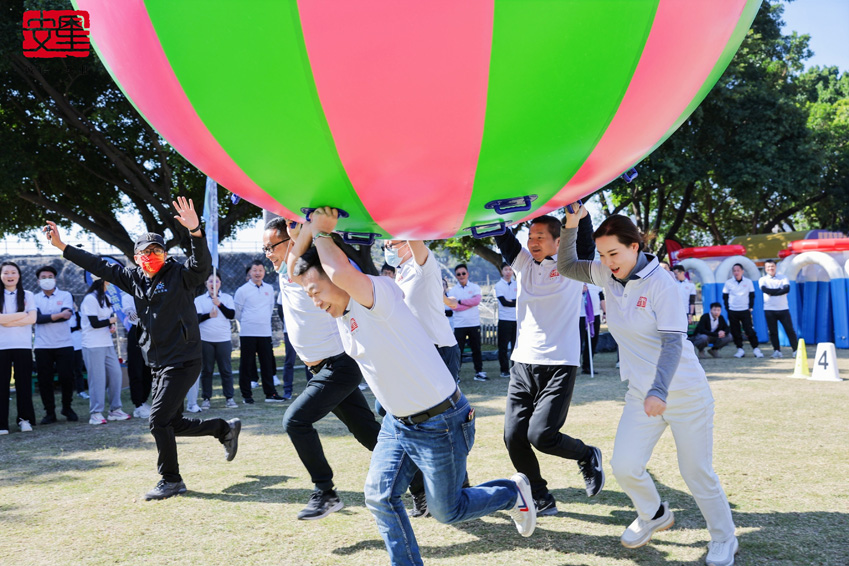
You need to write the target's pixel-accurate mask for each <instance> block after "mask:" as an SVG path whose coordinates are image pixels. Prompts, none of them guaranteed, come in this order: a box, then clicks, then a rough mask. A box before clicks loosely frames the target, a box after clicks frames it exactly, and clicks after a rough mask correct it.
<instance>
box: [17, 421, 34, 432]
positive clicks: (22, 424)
mask: <svg viewBox="0 0 849 566" xmlns="http://www.w3.org/2000/svg"><path fill="white" fill-rule="evenodd" d="M18 426H19V427H21V432H32V425H31V424H29V421H27V420H22V421H21V422H19V423H18Z"/></svg>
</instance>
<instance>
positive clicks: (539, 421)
mask: <svg viewBox="0 0 849 566" xmlns="http://www.w3.org/2000/svg"><path fill="white" fill-rule="evenodd" d="M577 369H578V368H577V367H575V366H544V365H533V364H523V363H518V362H517V363H514V364H513V367H512V369H511V370H510V385H509V386H508V387H507V411H506V412H505V413H504V444H505V445H506V446H507V453H508V454H509V455H510V460H511V461H512V462H513V467H514V468H516V471H518V472H521V473H523V474H525V475H526V476H528V480H530V482H531V491H532V492H533V495H534V498H540V497H542V496H544V495H545V494H546V493H547V492H548V488H547V485H548V484H547V482H546V481H545V479H543V477H542V474H541V472H540V469H539V460H537V456H536V454H535V453H534V450H533V449H534V448H536V449H537V450H539V451H540V452H544V453H545V454H551V455H552V456H559V457H561V458H565V459H567V460H581V459H583V458H584V457H585V456H586V453H587V446H586V445H585V444H584V443H583V442H582V441H581V440H579V439H577V438H572V437H571V436H568V435H566V434H563V433H562V432H560V429H561V428H562V427H563V424H564V423H565V422H566V415H567V414H568V413H569V404H570V403H571V402H572V390H573V389H574V388H575V374H576V373H577V372H576V370H577Z"/></svg>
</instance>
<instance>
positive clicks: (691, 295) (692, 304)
mask: <svg viewBox="0 0 849 566" xmlns="http://www.w3.org/2000/svg"><path fill="white" fill-rule="evenodd" d="M672 273H673V275H675V280H676V281H677V282H678V295H679V296H680V297H681V305H682V307H683V308H684V312H685V313H686V314H687V324H692V322H693V315H695V314H696V286H695V285H693V284H692V283H691V282H689V281H687V270H686V269H684V266H683V265H681V264H678V265H676V266H675V267H673V268H672Z"/></svg>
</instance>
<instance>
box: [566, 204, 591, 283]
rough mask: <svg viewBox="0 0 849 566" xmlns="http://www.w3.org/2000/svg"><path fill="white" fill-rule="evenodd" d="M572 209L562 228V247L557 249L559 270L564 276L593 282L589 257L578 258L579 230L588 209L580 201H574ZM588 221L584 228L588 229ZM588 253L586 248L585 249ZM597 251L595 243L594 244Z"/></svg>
mask: <svg viewBox="0 0 849 566" xmlns="http://www.w3.org/2000/svg"><path fill="white" fill-rule="evenodd" d="M572 210H574V211H575V212H574V213H572V212H569V210H568V208H567V210H566V217H565V218H564V223H563V228H562V229H561V230H560V247H559V248H558V249H557V271H558V272H559V273H560V275H561V276H562V277H568V278H569V279H574V280H576V281H582V282H583V283H592V282H593V280H592V264H593V262H592V261H590V260H587V259H578V249H577V240H578V231H579V226H580V225H581V219H582V218H583V217H585V216H587V209H585V208H584V206H583V205H578V203H572ZM586 229H587V228H586V222H585V223H584V228H583V230H584V231H586ZM589 230H590V237H592V224H591V223H590V225H589ZM583 251H584V252H585V253H586V249H585V250H583ZM593 253H595V245H593Z"/></svg>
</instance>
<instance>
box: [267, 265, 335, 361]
mask: <svg viewBox="0 0 849 566" xmlns="http://www.w3.org/2000/svg"><path fill="white" fill-rule="evenodd" d="M279 280H280V304H281V305H282V306H283V318H285V319H286V331H287V332H288V333H289V342H291V344H292V347H293V348H295V352H297V354H298V357H299V358H301V359H302V360H303V361H305V362H309V363H313V362H320V361H321V360H323V359H325V358H330V357H332V356H337V355H339V354H341V353H342V352H344V351H345V349H344V348H343V346H342V338H341V337H340V336H339V329H338V328H337V327H336V322H335V321H334V320H333V318H332V317H330V316H328V314H327V313H326V312H324V311H323V310H321V309H320V308H318V307H317V306H315V303H313V301H312V299H311V298H310V296H309V295H307V292H306V291H304V288H303V287H301V286H300V285H299V284H297V283H294V282H292V281H290V280H289V276H288V275H285V274H283V273H281V274H280V277H279Z"/></svg>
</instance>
